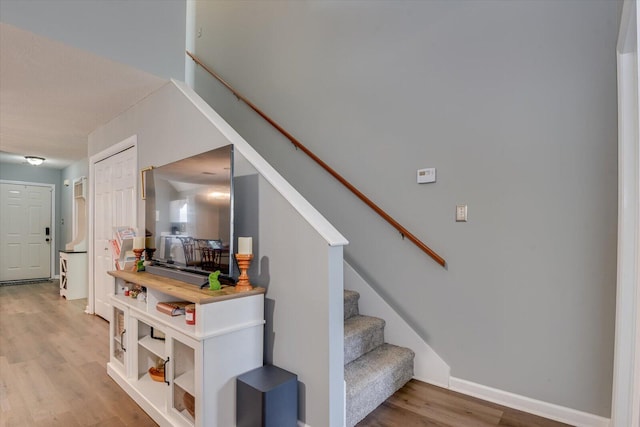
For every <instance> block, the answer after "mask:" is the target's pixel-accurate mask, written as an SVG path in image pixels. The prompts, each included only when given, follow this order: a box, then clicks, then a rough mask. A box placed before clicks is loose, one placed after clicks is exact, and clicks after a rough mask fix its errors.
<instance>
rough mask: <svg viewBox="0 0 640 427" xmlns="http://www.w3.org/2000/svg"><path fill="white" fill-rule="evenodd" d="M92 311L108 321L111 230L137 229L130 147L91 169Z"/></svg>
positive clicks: (133, 161) (111, 284)
mask: <svg viewBox="0 0 640 427" xmlns="http://www.w3.org/2000/svg"><path fill="white" fill-rule="evenodd" d="M94 171H95V173H94V180H93V182H94V199H93V200H94V210H93V213H94V221H93V224H94V239H93V253H94V269H93V276H94V277H93V279H94V280H93V284H94V291H93V297H94V311H95V313H96V314H97V315H98V316H101V317H103V318H104V319H106V320H108V321H110V320H111V312H112V311H111V305H110V304H109V299H108V298H109V294H111V293H113V287H114V279H113V277H111V276H109V275H108V274H107V271H109V270H113V269H114V268H115V267H114V262H113V258H112V256H111V250H110V247H109V240H111V239H113V227H116V226H121V225H128V226H132V227H135V226H136V222H137V219H136V182H137V181H136V174H137V165H136V149H135V147H132V148H129V149H127V150H125V151H122V152H120V153H118V154H115V155H113V156H111V157H108V158H106V159H104V160H101V161H99V162H97V163H96V164H95V169H94Z"/></svg>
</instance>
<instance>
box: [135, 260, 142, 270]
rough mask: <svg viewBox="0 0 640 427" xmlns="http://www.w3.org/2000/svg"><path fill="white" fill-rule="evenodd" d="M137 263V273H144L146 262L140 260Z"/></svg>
mask: <svg viewBox="0 0 640 427" xmlns="http://www.w3.org/2000/svg"><path fill="white" fill-rule="evenodd" d="M136 263H137V271H144V261H143V260H138V261H136Z"/></svg>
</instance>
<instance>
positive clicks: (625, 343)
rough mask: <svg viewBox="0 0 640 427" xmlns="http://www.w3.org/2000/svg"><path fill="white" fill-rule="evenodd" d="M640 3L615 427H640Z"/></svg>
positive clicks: (625, 25)
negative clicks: (639, 404)
mask: <svg viewBox="0 0 640 427" xmlns="http://www.w3.org/2000/svg"><path fill="white" fill-rule="evenodd" d="M639 14H640V9H639V8H638V3H637V0H625V2H624V4H623V9H622V18H621V20H620V32H619V36H618V45H617V49H616V50H617V52H616V53H617V62H618V285H617V295H616V299H617V301H616V336H615V350H614V369H613V393H612V405H611V425H612V427H639V426H640V407H639V406H638V402H640V119H639V114H640V106H639V104H640V66H639V64H638V61H639V59H640V53H639V47H640V36H639V34H640V33H639V31H638V21H639V17H638V15H639Z"/></svg>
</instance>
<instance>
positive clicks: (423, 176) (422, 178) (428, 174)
mask: <svg viewBox="0 0 640 427" xmlns="http://www.w3.org/2000/svg"><path fill="white" fill-rule="evenodd" d="M429 182H436V168H426V169H418V184H427V183H429Z"/></svg>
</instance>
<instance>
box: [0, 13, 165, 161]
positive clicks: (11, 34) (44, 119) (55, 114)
mask: <svg viewBox="0 0 640 427" xmlns="http://www.w3.org/2000/svg"><path fill="white" fill-rule="evenodd" d="M164 83H166V80H164V79H161V78H159V77H156V76H154V75H152V74H149V73H146V72H143V71H140V70H137V69H135V68H131V67H129V66H126V65H122V64H119V63H116V62H113V61H111V60H108V59H105V58H102V57H99V56H96V55H94V54H91V53H88V52H86V51H83V50H80V49H76V48H73V47H69V46H67V45H64V44H62V43H59V42H56V41H52V40H50V39H47V38H44V37H40V36H37V35H35V34H33V33H31V32H28V31H24V30H21V29H19V28H16V27H14V26H11V25H8V24H4V23H0V162H19V163H23V162H24V156H25V155H35V156H40V157H45V158H46V159H47V161H46V162H45V164H44V166H48V167H53V168H63V167H66V166H68V165H69V164H71V163H73V162H75V161H77V160H80V159H82V158H85V157H87V136H88V135H89V134H90V133H91V132H92V131H94V130H95V129H96V128H98V127H100V126H101V125H103V124H105V123H107V122H108V121H109V120H111V119H112V118H114V117H115V116H117V115H118V114H119V113H121V112H122V111H124V110H126V109H127V108H129V107H130V106H132V105H134V104H135V103H136V102H138V101H139V100H141V99H142V98H144V97H145V96H147V95H148V94H150V93H151V92H153V91H154V90H156V89H157V88H159V87H160V86H162V85H163V84H164Z"/></svg>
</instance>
